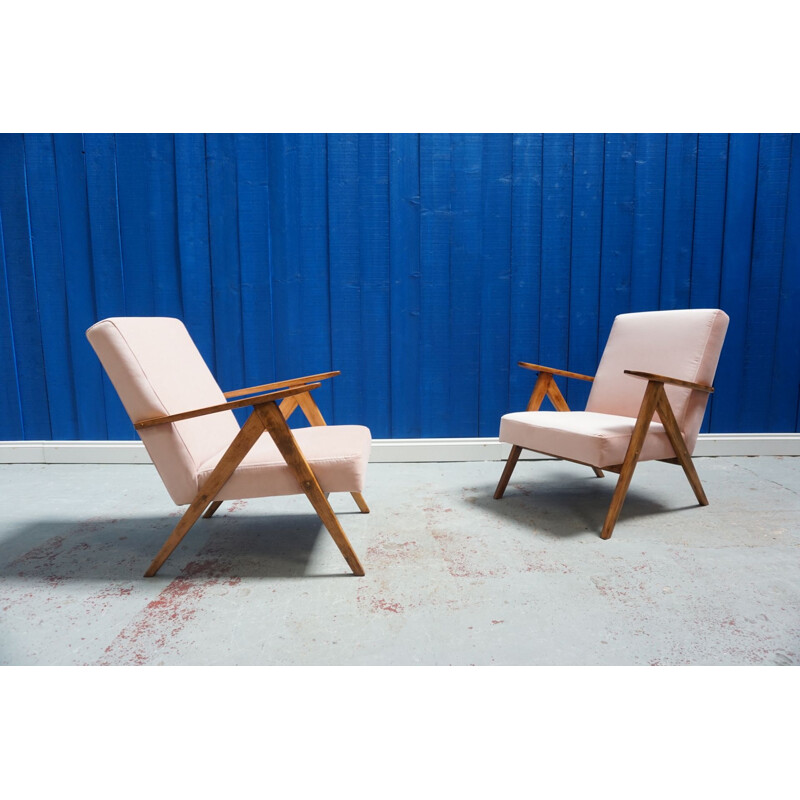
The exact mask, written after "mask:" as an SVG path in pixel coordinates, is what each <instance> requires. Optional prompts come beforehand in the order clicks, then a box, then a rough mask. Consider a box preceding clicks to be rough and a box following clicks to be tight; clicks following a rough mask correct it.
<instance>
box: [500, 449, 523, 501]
mask: <svg viewBox="0 0 800 800" xmlns="http://www.w3.org/2000/svg"><path fill="white" fill-rule="evenodd" d="M521 452H522V448H521V447H520V446H519V445H516V444H515V445H512V447H511V451H510V452H509V454H508V458H507V459H506V465H505V468H504V469H503V474H502V475H501V476H500V481H499V483H498V484H497V488H496V489H495V490H494V499H495V500H499V499H500V498H501V497H502V496H503V493H504V492H505V490H506V486H508V482H509V481H510V480H511V473H512V472H513V471H514V467H516V466H517V461H519V456H520V453H521Z"/></svg>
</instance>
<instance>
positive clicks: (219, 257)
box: [206, 134, 246, 424]
mask: <svg viewBox="0 0 800 800" xmlns="http://www.w3.org/2000/svg"><path fill="white" fill-rule="evenodd" d="M206 170H207V179H208V228H209V247H210V253H211V285H212V302H213V314H214V348H215V359H214V360H215V363H216V378H217V382H218V383H219V385H220V386H222V387H223V388H224V389H227V388H230V387H232V388H237V387H242V386H244V385H245V380H244V343H243V338H242V276H241V267H240V263H239V239H238V236H237V235H236V232H237V230H238V206H237V196H236V192H237V190H236V149H235V143H234V137H233V135H232V134H209V135H207V136H206ZM245 416H246V414H242V413H238V414H237V418H238V419H239V423H240V424H242V423H243V421H244V417H245Z"/></svg>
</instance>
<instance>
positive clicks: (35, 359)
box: [0, 133, 52, 439]
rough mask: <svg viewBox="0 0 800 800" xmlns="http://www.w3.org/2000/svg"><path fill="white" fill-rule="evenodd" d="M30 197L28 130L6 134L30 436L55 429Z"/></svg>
mask: <svg viewBox="0 0 800 800" xmlns="http://www.w3.org/2000/svg"><path fill="white" fill-rule="evenodd" d="M27 200H28V193H27V186H26V181H25V155H24V143H23V138H22V135H21V134H11V133H6V134H0V214H2V217H3V242H4V248H5V264H6V281H7V291H8V296H9V304H10V309H11V320H12V325H13V327H14V340H13V341H14V352H15V359H16V363H17V380H18V385H19V395H20V400H21V403H22V422H23V433H24V436H25V438H26V439H49V438H51V435H52V428H51V427H50V409H49V408H48V402H47V383H46V381H45V373H44V370H45V363H44V353H43V350H42V334H41V328H40V320H39V312H38V304H37V302H36V279H35V276H34V271H33V257H32V251H31V232H30V226H29V221H28V205H27Z"/></svg>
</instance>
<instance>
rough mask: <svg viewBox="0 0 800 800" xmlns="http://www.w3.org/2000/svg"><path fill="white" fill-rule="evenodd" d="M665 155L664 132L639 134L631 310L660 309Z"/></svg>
mask: <svg viewBox="0 0 800 800" xmlns="http://www.w3.org/2000/svg"><path fill="white" fill-rule="evenodd" d="M666 158H667V137H666V135H665V134H656V133H644V134H637V135H636V170H635V172H636V175H635V186H634V217H633V263H632V269H631V311H654V310H656V309H657V308H658V292H659V285H660V283H661V248H662V241H661V233H662V226H663V222H664V177H665V170H666Z"/></svg>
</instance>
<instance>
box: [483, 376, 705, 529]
mask: <svg viewBox="0 0 800 800" xmlns="http://www.w3.org/2000/svg"><path fill="white" fill-rule="evenodd" d="M517 363H518V365H519V366H520V367H523V368H524V369H531V370H535V371H537V372H538V373H539V377H538V378H537V380H536V384H535V386H534V387H533V392H531V397H530V400H529V401H528V407H527V409H526V410H527V411H538V410H539V408H540V407H541V405H542V402H543V401H544V398H545V397H549V398H550V402H552V404H553V406H554V407H555V409H556V411H569V410H570V409H569V406H568V405H567V401H566V400H565V399H564V395H563V394H562V393H561V390H560V389H559V388H558V386H557V385H556V382H555V377H554V376H555V375H562V376H564V377H567V378H578V379H580V380H584V381H593V380H594V378H593V377H592V376H590V375H581V374H580V373H577V372H567V371H566V370H560V369H552V368H551V367H543V366H541V365H539V364H529V363H527V362H525V361H519V362H517ZM624 372H625V374H626V375H632V376H633V377H635V378H641V379H643V380H646V381H647V388H646V389H645V392H644V397H643V398H642V403H641V405H640V406H639V413H638V415H637V417H636V424H635V425H634V427H633V432H632V433H631V439H630V442H629V444H628V449H627V451H626V453H625V459H624V460H623V462H622V464H616V465H614V466H610V467H609V466H606V467H603V469H605V470H607V471H608V472H614V473H616V474H618V475H619V478H618V480H617V486H616V488H615V489H614V495H613V496H612V498H611V505H610V506H609V509H608V513H607V514H606V519H605V522H604V523H603V529H602V531H601V533H600V537H601V538H602V539H610V538H611V534H612V533H613V531H614V526H615V525H616V524H617V520H618V519H619V514H620V511H621V510H622V506H623V504H624V502H625V497H626V495H627V493H628V487H629V486H630V484H631V478H633V473H634V470H635V469H636V464H637V463H638V462H639V456H640V455H641V452H642V446H643V445H644V440H645V438H646V437H647V433H648V431H649V430H650V423H651V422H652V421H653V414H655V413H656V412H658V416H659V419H660V420H661V424H662V425H663V426H664V430H665V431H666V434H667V437H668V438H669V441H670V444H671V445H672V449H673V450H674V451H675V458H662V459H658V460H659V461H663V462H665V463H667V464H677V465H680V466H681V467H683V471H684V473H685V474H686V477H687V478H688V480H689V484H690V485H691V487H692V490H693V491H694V494H695V497H696V498H697V502H698V503H699V504H700V505H701V506H707V505H708V498H707V497H706V493H705V492H704V491H703V486H702V484H701V483H700V478H699V477H698V475H697V471H696V470H695V468H694V464H693V463H692V457H691V455H690V454H689V450H688V448H687V446H686V442H685V441H684V438H683V434H682V433H681V430H680V427H679V426H678V422H677V420H676V419H675V414H674V412H673V410H672V406H671V405H670V402H669V398H668V397H667V393H666V391H664V386H665V385H666V384H670V385H672V386H680V387H682V388H684V389H692V390H693V391H697V392H706V393H708V394H711V393H712V392H713V391H714V389H713V388H712V387H711V386H706V385H705V384H701V383H692V382H691V381H683V380H679V379H678V378H670V377H667V376H665V375H655V374H653V373H650V372H639V371H636V370H628V369H626V370H624ZM523 449H525V448H522V447H520V446H519V445H513V446H512V447H511V451H510V452H509V455H508V459H507V461H506V465H505V468H504V469H503V474H502V475H501V476H500V481H499V483H498V484H497V489H495V493H494V498H495V500H500V498H502V496H503V494H504V493H505V490H506V487H507V486H508V482H509V480H510V479H511V473H512V472H513V471H514V467H516V465H517V461H518V460H519V457H520V454H521V453H522V451H523ZM536 452H541V451H536ZM544 455H550V456H554V457H555V458H563V456H557V455H555V454H554V453H544ZM564 460H565V461H574V463H577V464H584V465H585V466H587V467H591V468H592V469H593V470H594V472H595V475H597V477H598V478H602V477H603V472H602V471H601V470H600V469H599V468H598V467H596V466H594V465H593V464H586V463H585V462H583V461H575V460H574V459H564Z"/></svg>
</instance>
